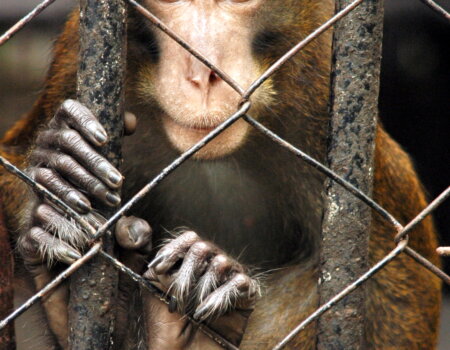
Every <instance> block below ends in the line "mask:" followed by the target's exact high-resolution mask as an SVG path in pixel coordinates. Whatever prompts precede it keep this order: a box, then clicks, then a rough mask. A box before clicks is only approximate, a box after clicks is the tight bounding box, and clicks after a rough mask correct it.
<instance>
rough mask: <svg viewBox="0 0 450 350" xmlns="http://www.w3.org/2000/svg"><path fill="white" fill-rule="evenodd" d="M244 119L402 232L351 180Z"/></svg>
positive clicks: (398, 225)
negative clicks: (345, 178)
mask: <svg viewBox="0 0 450 350" xmlns="http://www.w3.org/2000/svg"><path fill="white" fill-rule="evenodd" d="M243 119H244V120H245V121H247V122H248V123H249V124H250V125H252V126H253V127H255V128H256V129H257V130H258V131H260V132H261V133H262V134H263V135H264V136H266V137H268V138H270V139H271V140H272V141H274V142H275V143H277V144H279V145H280V146H281V147H283V148H286V149H287V150H288V151H289V152H291V153H293V154H295V155H296V156H297V157H299V158H300V159H302V160H303V161H305V162H306V163H308V164H309V165H311V166H312V167H314V168H315V169H317V170H318V171H320V172H321V173H322V174H324V175H326V176H327V177H328V178H330V179H332V180H333V181H335V182H336V183H338V184H339V185H341V186H342V187H343V188H345V189H346V190H347V191H349V192H350V193H351V194H353V195H354V196H355V197H356V198H359V199H360V200H361V201H363V202H364V203H366V204H367V205H368V206H369V207H370V208H372V209H373V210H375V212H376V213H377V214H379V215H380V216H381V217H382V218H384V219H385V220H386V221H388V222H389V224H391V225H392V226H393V227H394V228H395V230H396V231H398V232H400V231H401V230H402V229H403V226H402V225H401V224H400V222H399V221H398V220H397V219H396V218H394V217H393V216H392V215H391V214H390V213H389V212H388V211H387V210H386V209H384V208H383V207H381V206H380V205H379V204H378V203H377V202H375V201H374V200H373V199H372V198H370V197H368V196H367V195H366V194H365V193H364V192H362V191H361V190H359V189H358V188H356V187H355V186H353V185H352V184H351V183H350V182H349V181H347V180H344V179H343V178H341V177H340V176H339V175H338V174H336V173H335V172H334V171H332V170H330V169H328V168H327V167H326V166H325V165H323V164H321V163H320V162H319V161H317V160H316V159H314V158H312V157H310V156H309V155H307V154H306V153H305V152H303V151H302V150H300V149H298V148H296V147H295V146H293V145H292V144H290V143H289V142H287V141H285V140H283V139H282V138H281V137H280V136H278V135H277V134H275V133H274V132H273V131H271V130H269V129H267V128H266V127H265V126H264V125H262V124H261V123H260V122H258V121H256V120H255V119H254V118H252V117H250V116H249V115H245V116H244V118H243Z"/></svg>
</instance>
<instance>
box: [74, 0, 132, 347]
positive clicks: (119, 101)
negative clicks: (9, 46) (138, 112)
mask: <svg viewBox="0 0 450 350" xmlns="http://www.w3.org/2000/svg"><path fill="white" fill-rule="evenodd" d="M125 34H126V10H125V3H124V1H123V0H80V54H79V66H78V76H77V94H78V100H79V101H81V102H82V103H83V104H84V105H86V106H87V107H88V108H90V110H91V111H92V112H93V113H94V114H95V115H96V116H97V117H98V118H99V120H100V122H101V123H102V125H103V126H104V127H105V129H106V131H107V133H108V136H109V142H108V144H107V145H106V146H104V147H102V148H101V149H100V153H101V154H102V155H104V156H105V157H106V158H107V159H108V160H109V161H110V162H111V163H112V164H113V165H114V166H116V167H118V166H119V165H120V163H121V137H122V130H123V95H124V94H123V85H124V72H125V59H126V57H125V53H126V51H125V43H126V37H125ZM99 210H100V212H101V213H102V215H103V216H105V217H109V216H111V215H112V214H113V213H114V210H111V209H110V208H107V207H100V208H99ZM113 246H114V239H113V237H112V236H111V235H110V234H107V235H105V236H104V238H103V249H104V250H105V251H106V252H108V253H112V252H113ZM117 282H118V272H117V271H116V270H115V269H114V267H112V266H111V265H110V264H108V263H107V262H106V261H105V260H103V259H101V258H100V257H96V258H94V259H92V260H91V261H89V262H88V263H86V264H85V266H83V267H82V268H80V270H79V271H78V272H77V273H75V274H74V275H73V276H72V277H71V281H70V303H69V331H70V335H69V347H70V349H71V350H75V349H76V350H106V349H112V344H113V339H112V335H113V332H114V321H115V308H114V305H115V298H116V296H117Z"/></svg>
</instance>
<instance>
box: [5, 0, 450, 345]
mask: <svg viewBox="0 0 450 350" xmlns="http://www.w3.org/2000/svg"><path fill="white" fill-rule="evenodd" d="M54 1H55V0H45V1H43V2H42V3H40V4H39V5H38V6H37V7H36V8H35V9H33V10H32V11H31V12H30V13H29V14H27V15H26V16H25V17H23V18H22V19H21V20H20V21H18V22H17V23H16V24H15V25H14V26H12V27H11V28H10V29H9V30H8V31H6V32H5V33H4V34H3V35H2V36H0V46H1V45H3V44H4V43H6V42H7V41H8V40H9V39H10V38H11V37H12V36H13V35H15V34H16V33H17V32H18V31H19V30H21V29H22V28H23V27H24V26H25V25H26V24H27V23H29V22H30V21H31V20H33V18H35V17H36V16H37V15H38V14H39V13H40V12H42V11H43V10H44V9H45V8H46V7H48V6H49V5H51V4H52V3H53V2H54ZM421 1H422V2H424V3H425V4H427V5H428V6H429V7H430V8H431V9H433V10H434V11H436V12H437V13H439V14H441V15H442V16H444V17H445V18H446V19H448V20H450V14H449V13H448V12H447V11H446V10H445V9H443V8H442V7H441V6H439V5H438V4H436V3H435V2H434V1H432V0H421ZM126 2H127V3H128V4H129V5H131V6H132V7H134V8H135V9H136V10H137V11H138V12H140V13H141V14H142V15H143V16H145V17H146V18H147V19H148V20H149V21H150V22H152V23H153V24H154V25H155V27H157V28H159V29H160V30H161V31H163V32H164V33H166V34H167V35H168V36H169V37H171V38H172V39H173V40H175V41H176V42H177V43H178V44H180V45H181V46H182V47H183V48H185V49H186V50H187V51H189V52H190V53H191V54H192V55H193V56H195V57H196V58H197V59H198V60H200V61H201V62H202V63H204V64H205V65H207V66H208V67H209V68H210V69H211V70H213V71H214V72H215V73H216V74H217V75H218V76H219V77H220V78H222V79H223V80H224V81H225V82H227V83H228V84H229V85H230V86H231V87H232V88H233V89H234V90H235V91H236V92H238V93H239V94H240V95H241V97H242V103H241V105H240V107H239V108H238V110H237V111H236V112H235V113H234V114H233V115H232V116H230V117H229V118H228V119H227V120H226V121H225V122H223V123H222V124H220V125H219V126H218V127H216V128H215V129H214V130H213V131H211V132H210V133H209V134H208V135H207V136H205V137H204V138H203V139H202V140H200V141H199V142H198V143H197V144H195V145H194V146H193V147H192V148H191V149H189V150H188V151H186V152H184V153H182V154H181V155H180V156H179V157H178V158H176V159H175V160H174V161H173V162H172V163H170V164H169V165H168V166H167V167H166V168H164V169H163V171H161V173H160V174H158V176H156V177H155V178H154V179H152V180H151V181H149V182H148V183H147V184H146V185H145V186H144V187H143V188H142V189H141V190H140V191H138V192H137V193H136V194H135V195H134V196H133V197H132V198H131V199H130V200H129V201H128V202H127V203H125V204H124V205H123V206H122V207H121V208H120V209H119V210H117V211H116V212H115V213H114V214H112V215H111V217H110V218H109V219H108V220H107V221H106V222H105V223H104V224H103V225H102V226H101V227H99V228H97V229H95V228H93V227H92V226H90V225H89V224H88V223H87V222H86V221H85V220H84V219H83V218H82V217H81V216H80V215H78V214H77V213H76V212H75V211H74V210H72V209H71V208H70V207H69V206H68V205H67V204H65V203H64V202H63V201H62V200H60V199H59V198H58V197H57V196H55V195H54V194H53V193H51V192H50V191H48V190H47V189H46V188H45V187H43V186H42V185H40V184H38V183H36V182H35V181H34V180H33V179H31V178H30V177H29V176H28V175H27V174H26V173H24V172H23V171H22V170H20V169H18V168H17V167H16V166H14V165H13V164H11V163H10V162H9V161H8V160H7V159H5V158H3V157H0V165H2V166H3V167H4V169H5V170H6V171H8V172H10V173H12V174H14V175H15V176H17V177H18V178H20V179H22V180H23V181H24V182H25V183H27V184H28V185H29V186H30V187H31V188H32V189H33V190H34V191H36V192H37V193H39V194H41V195H42V196H44V197H45V198H46V199H47V200H49V201H50V202H51V203H53V204H54V205H55V206H57V207H58V208H59V209H60V210H62V211H63V212H64V213H65V214H67V215H68V216H69V217H71V218H73V219H74V220H75V221H76V222H77V223H78V224H79V225H80V226H81V227H82V228H83V229H84V230H85V231H86V232H87V233H89V234H90V235H91V237H92V240H91V243H92V244H91V247H90V249H89V250H88V251H87V252H86V253H85V254H84V255H83V256H82V257H81V258H80V259H78V260H77V261H76V262H75V263H73V264H72V265H70V266H68V267H67V268H66V269H65V270H64V271H63V272H61V273H60V274H59V275H58V276H57V277H56V278H54V279H53V280H52V281H51V282H50V283H49V284H48V285H46V286H45V287H44V288H42V289H41V290H40V291H38V292H37V293H36V294H34V295H33V296H32V297H31V298H29V299H28V300H27V301H26V302H25V303H23V304H22V305H20V306H19V307H18V308H17V309H16V310H14V311H13V312H12V313H11V314H10V315H8V316H7V317H6V318H5V319H3V320H1V321H0V330H3V329H4V328H6V327H7V326H8V325H9V324H10V323H11V322H12V321H13V320H14V319H16V318H17V317H18V316H19V315H21V314H22V313H23V312H25V311H26V310H28V309H29V308H30V307H31V306H32V305H33V304H35V303H36V302H38V301H40V300H42V299H43V298H44V297H45V296H47V295H48V294H49V293H51V292H52V291H53V290H54V289H55V287H57V286H58V285H59V284H61V283H62V282H63V281H64V280H66V279H67V278H68V277H70V276H71V275H72V274H73V273H74V272H75V271H77V270H78V269H80V268H81V267H82V266H83V265H85V264H86V263H87V262H88V261H89V260H91V259H92V258H94V257H96V256H102V257H103V258H104V259H105V261H107V262H108V263H110V265H111V266H113V267H114V268H115V269H117V270H119V271H121V272H123V273H125V274H127V275H128V276H130V277H131V278H132V279H133V280H134V281H135V282H137V283H139V284H140V285H141V286H142V287H143V288H145V289H147V290H148V291H149V292H150V293H152V294H153V295H155V296H156V297H157V298H158V299H160V300H162V301H163V302H165V303H166V304H169V302H170V297H169V296H168V295H166V294H165V293H164V292H162V291H161V290H160V289H158V288H157V287H156V286H154V285H153V284H152V283H151V282H149V281H148V280H146V279H144V278H142V277H141V276H140V275H138V274H136V273H134V272H133V271H131V270H130V269H129V268H127V267H126V266H125V265H123V264H122V263H121V262H120V261H118V260H117V259H116V258H114V257H113V256H111V255H110V254H109V253H108V252H106V251H105V250H104V249H103V246H102V241H100V238H102V237H103V236H104V235H105V234H106V232H107V231H108V230H109V229H110V228H111V227H112V226H113V225H114V224H115V223H116V222H117V220H118V219H119V218H120V217H121V216H122V215H123V214H125V213H126V212H127V211H128V210H130V209H131V208H132V207H133V206H134V205H135V204H136V203H138V202H139V201H140V200H141V199H143V198H144V197H145V195H146V194H147V193H148V192H149V191H151V190H152V189H153V188H155V187H156V186H157V185H158V184H159V183H161V181H163V180H164V179H165V178H166V177H167V176H168V175H170V173H172V172H173V171H174V170H175V169H177V168H178V167H179V166H180V165H181V164H182V163H183V162H184V161H186V160H187V159H189V158H190V157H191V156H192V155H193V154H194V153H195V152H197V151H198V150H200V149H201V148H202V147H204V146H205V145H206V144H207V143H208V142H210V141H211V140H213V139H214V138H215V137H216V136H217V135H219V134H220V133H221V132H222V131H223V130H225V129H226V128H227V127H229V126H230V125H231V124H233V123H234V122H235V121H236V120H238V119H240V118H242V119H244V120H246V121H247V122H248V123H249V124H250V125H252V126H253V127H254V128H255V129H256V130H258V131H259V132H260V133H261V134H262V135H264V136H266V137H267V138H269V139H271V140H272V141H273V142H274V144H277V145H278V146H280V147H283V148H285V149H286V150H288V151H289V152H291V153H292V154H293V155H294V156H296V157H297V158H299V159H301V160H303V161H305V162H306V163H308V164H309V165H311V166H312V167H314V168H315V169H317V170H319V171H320V172H322V173H323V174H324V175H326V176H327V177H328V179H330V181H332V182H333V183H336V184H338V185H339V186H341V187H342V188H343V189H344V190H345V191H347V192H349V193H350V194H352V195H353V196H354V197H355V198H357V199H359V200H360V201H362V202H363V203H365V205H367V206H368V207H369V208H371V209H372V210H373V211H374V212H375V213H376V214H377V215H380V216H381V217H382V218H383V219H384V220H386V222H387V223H389V224H390V226H392V231H393V236H395V238H394V239H393V241H394V242H396V247H395V248H394V249H393V250H392V251H391V252H390V253H388V254H387V255H386V256H385V257H384V258H383V259H381V260H380V261H379V262H378V263H376V264H375V265H374V266H372V267H371V268H369V269H368V270H367V271H366V272H365V273H363V274H361V275H360V276H359V277H358V278H357V279H356V280H355V281H354V282H352V283H349V284H348V285H347V286H346V287H345V288H343V289H342V290H341V291H340V292H338V293H337V294H335V295H334V296H333V297H332V298H330V299H329V300H328V301H326V302H324V303H323V304H322V305H321V306H320V307H319V308H318V309H317V310H316V311H314V312H313V313H312V314H311V315H309V316H308V317H307V318H306V319H305V320H304V321H302V322H301V323H300V324H299V325H298V326H297V327H295V328H294V329H293V330H292V331H291V332H290V333H289V334H288V335H286V336H285V337H284V338H283V339H281V340H280V342H279V343H278V344H277V345H276V346H275V347H274V348H273V350H275V349H277V350H278V349H282V348H283V347H284V346H286V345H287V344H288V342H289V341H290V340H291V339H293V338H294V337H295V335H297V334H298V333H299V332H301V331H302V330H303V329H305V327H306V326H308V325H309V324H311V323H312V322H313V321H315V320H317V319H319V317H320V316H321V315H322V314H323V313H325V312H326V311H328V310H330V309H331V308H333V307H335V306H336V304H337V303H338V302H339V301H340V300H342V299H343V298H344V297H346V296H347V295H349V294H350V293H352V292H353V291H354V290H356V289H357V288H358V287H360V286H361V285H363V284H364V282H366V281H367V280H369V279H370V278H371V277H372V276H373V275H375V274H376V273H377V272H378V271H380V270H381V269H383V268H384V267H385V266H386V265H387V264H388V263H389V262H391V261H392V260H394V259H395V258H396V257H397V256H399V255H400V254H402V253H405V254H407V255H409V256H410V257H411V258H412V259H414V260H415V261H417V262H418V263H419V264H421V265H422V266H424V267H425V268H427V269H428V270H430V271H431V272H433V273H434V274H435V275H437V276H438V277H439V278H441V279H442V280H443V281H444V282H445V283H447V284H449V285H450V276H449V275H447V274H446V273H445V272H444V271H442V270H441V269H440V268H439V267H437V266H436V265H434V264H432V263H431V262H430V261H429V260H427V259H426V258H425V257H423V256H422V255H420V254H419V253H417V252H416V251H415V250H413V249H412V248H411V247H409V246H408V234H409V233H410V231H411V230H412V229H413V228H414V227H416V226H417V225H418V224H419V223H420V222H421V221H422V220H423V219H424V218H425V217H427V216H428V215H429V214H430V213H431V212H432V211H433V210H435V209H436V208H437V207H438V206H439V205H441V204H442V203H443V202H444V201H445V200H446V199H448V198H449V197H450V186H449V187H448V188H447V189H446V190H445V191H444V192H442V193H441V194H440V195H439V196H438V197H437V198H435V199H434V200H433V201H432V202H431V203H430V204H429V205H428V206H427V207H426V208H425V209H423V211H422V212H421V213H419V214H418V215H417V216H416V217H415V218H414V219H413V220H411V221H410V222H409V223H408V224H407V225H405V226H403V225H401V224H400V222H399V221H398V220H397V219H396V218H395V217H393V216H392V215H391V214H390V213H389V212H388V211H386V210H385V209H384V208H382V207H381V206H380V205H378V204H377V203H376V202H375V201H373V200H372V199H371V198H370V197H369V196H368V195H367V194H365V193H364V192H363V191H361V190H360V189H358V188H356V187H355V186H353V185H352V184H351V183H350V182H348V181H347V180H345V179H344V178H343V177H341V176H339V175H338V174H336V172H334V171H333V170H331V169H330V168H328V167H326V166H324V165H323V164H321V163H319V162H318V161H316V160H315V159H313V158H311V157H310V156H308V155H307V154H305V153H304V152H303V151H301V150H300V149H298V148H296V147H295V146H293V145H292V144H290V143H288V142H287V141H285V140H283V139H282V138H280V137H279V136H278V135H276V134H275V133H273V132H272V131H271V130H269V129H267V128H266V127H265V126H263V125H262V124H260V123H259V122H257V121H256V120H255V119H253V118H252V117H251V116H250V115H249V114H248V111H249V109H250V107H251V102H250V101H249V98H250V96H251V95H252V94H253V93H254V92H255V91H256V90H257V89H258V87H259V86H261V84H262V83H264V81H265V80H267V79H268V78H269V77H270V76H271V75H273V74H274V73H275V72H276V71H277V70H278V69H280V67H281V66H282V65H283V64H284V63H285V62H286V61H288V60H289V59H290V58H291V57H293V56H294V55H295V54H297V53H298V52H299V51H300V50H301V49H303V48H304V47H305V46H306V45H308V44H309V43H310V42H311V41H313V40H314V39H315V38H317V37H318V36H320V35H321V34H322V33H323V32H325V31H326V30H327V29H329V28H330V27H332V26H333V25H334V24H335V23H336V22H338V21H340V20H341V19H342V18H344V17H345V16H347V15H348V14H349V13H351V12H352V11H353V10H354V9H355V8H357V7H358V6H359V5H361V4H362V3H363V2H365V1H364V0H355V1H353V2H349V3H348V5H346V6H345V7H344V8H342V9H341V10H339V11H337V12H336V14H335V15H334V16H333V17H332V18H330V19H329V20H328V21H326V22H325V23H324V24H322V25H321V26H319V27H318V28H317V29H316V30H315V31H314V32H312V33H311V34H310V35H308V36H307V37H306V38H305V39H303V40H302V41H301V42H299V43H298V44H297V45H295V46H294V47H293V48H292V49H291V50H289V51H288V52H287V53H286V54H285V55H283V56H282V57H281V58H280V59H278V60H277V61H276V62H275V63H274V64H273V65H272V66H271V67H270V68H268V69H267V70H266V71H265V72H264V73H263V74H262V75H261V76H260V77H259V78H258V79H257V80H256V81H255V82H254V83H253V84H251V86H250V87H249V88H248V89H247V90H245V89H243V88H242V87H241V86H239V84H237V83H236V82H235V81H234V80H233V79H232V78H231V77H229V76H228V75H227V74H226V72H223V71H221V70H220V69H219V68H218V67H216V66H215V65H214V64H212V63H211V62H209V60H208V59H207V57H205V56H204V55H202V54H201V53H200V52H198V51H197V50H195V49H194V48H192V47H191V46H190V45H189V44H188V43H186V42H185V41H184V40H183V39H182V38H181V37H179V36H178V35H177V34H176V33H175V32H173V31H172V30H171V29H170V28H168V27H167V26H166V25H165V24H164V23H163V22H161V21H160V20H159V19H158V18H157V17H156V16H155V15H153V14H152V13H151V12H149V11H148V10H147V9H146V8H144V7H143V6H141V5H140V4H139V3H138V2H136V1H135V0H126ZM438 253H440V254H441V255H443V256H446V255H449V253H450V248H448V247H440V248H439V249H438ZM187 317H189V316H187ZM189 319H190V321H191V322H193V323H195V324H196V325H197V326H198V327H199V329H200V330H201V331H202V332H204V333H205V334H206V335H207V336H209V337H210V338H211V339H213V340H214V341H215V342H216V343H218V344H219V345H221V346H222V347H223V348H225V349H236V347H235V346H234V345H232V344H231V343H230V342H228V341H227V340H226V339H225V338H223V337H222V336H221V335H220V334H217V333H216V332H214V331H213V330H211V329H210V328H208V326H207V325H205V324H201V323H198V322H196V321H195V320H193V319H192V318H190V317H189Z"/></svg>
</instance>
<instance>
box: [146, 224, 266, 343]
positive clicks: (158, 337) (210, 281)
mask: <svg viewBox="0 0 450 350" xmlns="http://www.w3.org/2000/svg"><path fill="white" fill-rule="evenodd" d="M144 277H146V278H148V279H149V280H151V281H153V282H154V283H156V284H157V285H159V286H160V287H161V289H162V290H164V291H167V293H168V294H169V295H171V296H172V297H173V298H174V299H173V300H175V304H174V305H173V306H172V308H173V309H174V310H169V311H171V312H174V311H177V312H178V314H169V313H168V312H165V310H167V308H162V307H161V306H159V307H158V306H151V305H150V308H151V309H152V311H153V313H154V314H155V312H154V311H155V310H159V311H161V312H156V315H154V316H153V319H154V321H155V323H156V324H157V328H160V329H159V330H158V329H155V331H154V332H153V334H155V336H154V338H155V339H153V340H151V342H152V343H154V344H153V346H152V347H151V348H152V349H160V350H163V349H164V350H165V349H187V348H189V349H191V348H192V349H194V348H195V349H196V348H197V347H198V348H200V349H211V348H213V346H212V345H213V344H211V340H210V339H209V338H206V337H204V336H203V335H202V334H201V332H195V327H194V326H193V325H192V324H190V323H189V321H188V320H187V319H186V318H185V317H182V316H181V315H183V314H187V315H189V316H191V317H192V318H193V319H195V320H197V321H204V322H206V323H207V324H208V325H209V327H211V328H212V329H214V330H215V331H216V332H217V333H219V334H220V335H222V336H224V337H225V338H226V339H227V340H229V341H230V342H232V343H233V344H235V345H236V346H238V345H239V343H240V342H241V340H242V337H243V335H244V331H245V328H246V326H247V321H248V318H249V316H250V314H251V312H252V311H253V309H254V306H255V302H256V299H257V297H258V295H259V294H260V289H259V284H258V282H257V281H256V280H255V279H252V278H250V277H249V276H248V275H247V274H246V271H245V268H244V267H243V266H242V265H240V264H239V263H238V262H236V261H235V260H233V259H232V258H230V257H228V256H227V255H226V254H225V253H224V252H223V251H221V250H220V249H219V248H218V247H216V246H215V245H213V244H212V243H210V242H206V241H203V240H201V239H200V237H199V236H198V235H197V234H196V233H195V232H192V231H189V232H185V233H183V234H182V235H180V236H179V237H177V238H175V239H173V240H171V241H170V242H169V243H167V244H166V245H165V246H164V247H163V248H161V250H160V251H159V252H158V253H157V255H156V257H155V258H154V260H153V261H152V262H151V263H150V264H149V269H148V270H147V272H146V273H145V274H144ZM155 301H156V300H155ZM169 308H171V306H170V305H169ZM161 327H162V328H164V327H165V328H167V329H161ZM177 330H178V334H175V333H177ZM155 332H157V334H156V333H155ZM200 337H203V339H202V340H201V339H200ZM205 342H206V343H205ZM155 343H156V344H155Z"/></svg>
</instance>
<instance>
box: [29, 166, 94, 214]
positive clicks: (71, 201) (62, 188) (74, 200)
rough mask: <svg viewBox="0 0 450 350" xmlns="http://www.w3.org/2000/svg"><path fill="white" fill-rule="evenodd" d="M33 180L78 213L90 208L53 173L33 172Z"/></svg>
mask: <svg viewBox="0 0 450 350" xmlns="http://www.w3.org/2000/svg"><path fill="white" fill-rule="evenodd" d="M33 175H34V179H35V180H36V181H37V182H38V183H40V184H41V185H43V186H45V187H46V188H47V189H48V190H50V191H51V192H53V193H54V194H55V195H57V196H58V197H59V198H60V199H61V200H62V201H63V202H65V203H67V204H68V205H69V206H70V207H71V208H72V209H75V210H76V211H78V212H80V213H87V212H89V211H90V210H91V209H92V207H91V203H90V202H89V200H88V199H87V198H86V197H85V196H84V195H83V194H81V193H80V192H79V191H77V190H75V189H74V188H73V187H72V186H70V185H69V184H68V183H67V182H66V181H64V180H63V179H62V178H61V177H60V176H59V175H58V174H57V173H56V172H55V171H53V170H51V169H47V168H37V169H35V170H34V174H33Z"/></svg>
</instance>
